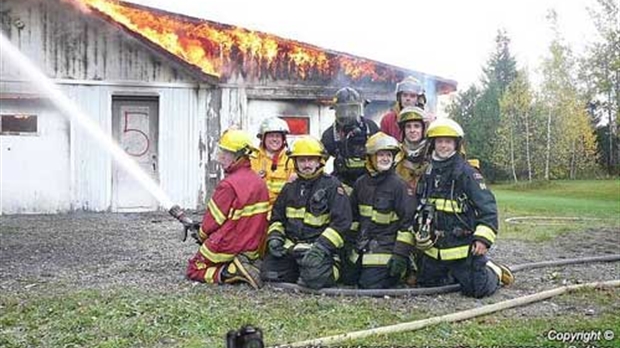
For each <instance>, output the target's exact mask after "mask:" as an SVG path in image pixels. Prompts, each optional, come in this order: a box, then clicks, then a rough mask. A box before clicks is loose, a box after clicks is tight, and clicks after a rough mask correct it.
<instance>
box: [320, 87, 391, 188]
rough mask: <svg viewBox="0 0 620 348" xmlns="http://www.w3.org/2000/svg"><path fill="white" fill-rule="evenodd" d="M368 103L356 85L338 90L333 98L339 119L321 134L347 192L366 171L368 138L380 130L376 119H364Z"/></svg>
mask: <svg viewBox="0 0 620 348" xmlns="http://www.w3.org/2000/svg"><path fill="white" fill-rule="evenodd" d="M365 103H366V101H365V100H363V99H362V97H361V96H360V94H359V93H358V92H357V91H356V90H354V89H353V88H350V87H344V88H341V89H340V90H338V92H336V96H335V97H334V108H335V111H336V121H335V122H334V124H333V125H332V126H330V127H329V128H327V129H326V130H325V132H323V136H322V137H321V142H322V143H323V145H325V149H326V150H327V153H329V155H330V156H333V157H334V175H335V176H336V177H337V178H338V179H339V180H340V181H341V182H342V183H343V184H344V185H345V188H346V189H347V191H348V192H350V190H351V187H353V184H354V183H355V180H357V178H359V177H360V176H362V175H363V174H364V173H365V172H366V170H365V168H364V163H365V159H364V158H365V155H366V154H365V147H364V146H365V144H366V140H367V139H368V137H370V136H371V135H373V134H375V133H376V132H378V131H379V127H377V125H376V124H375V122H374V121H372V120H369V119H366V118H364V106H365Z"/></svg>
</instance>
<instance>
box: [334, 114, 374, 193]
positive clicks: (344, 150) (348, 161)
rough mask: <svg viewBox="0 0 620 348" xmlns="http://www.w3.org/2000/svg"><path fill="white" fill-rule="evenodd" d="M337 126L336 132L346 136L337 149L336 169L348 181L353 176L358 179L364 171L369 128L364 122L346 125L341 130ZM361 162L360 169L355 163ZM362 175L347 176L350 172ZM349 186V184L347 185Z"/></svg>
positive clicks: (335, 157)
mask: <svg viewBox="0 0 620 348" xmlns="http://www.w3.org/2000/svg"><path fill="white" fill-rule="evenodd" d="M339 128H340V127H339V126H338V125H336V127H335V129H334V131H335V132H337V133H340V134H344V138H343V139H340V144H338V146H337V147H336V153H335V156H334V168H335V171H336V173H338V174H339V175H344V176H345V177H346V179H347V180H346V181H349V180H348V179H349V178H348V177H349V176H351V177H353V178H354V179H353V180H355V179H357V178H358V177H359V176H360V175H361V174H363V170H364V156H365V154H366V151H365V145H366V139H367V137H368V136H367V134H368V127H367V126H366V124H365V123H364V122H357V123H356V124H353V125H346V126H343V127H342V128H340V129H339ZM354 161H359V162H360V164H359V167H358V166H356V165H355V164H354V163H353V162H354ZM357 170H359V171H360V173H357V172H356V173H353V174H352V175H346V173H347V172H349V171H357ZM347 184H349V183H347Z"/></svg>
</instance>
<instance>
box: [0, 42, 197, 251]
mask: <svg viewBox="0 0 620 348" xmlns="http://www.w3.org/2000/svg"><path fill="white" fill-rule="evenodd" d="M0 49H1V52H2V54H3V55H4V56H6V57H8V58H9V60H11V61H12V62H13V63H14V64H15V65H17V67H18V68H19V70H20V71H21V72H23V73H24V74H25V75H26V76H28V78H29V79H30V80H32V82H33V85H34V87H35V88H38V89H39V90H40V91H41V92H43V93H45V94H46V95H48V96H49V97H50V100H51V102H52V103H53V104H54V105H55V106H56V107H57V108H58V109H59V110H60V111H62V114H63V115H66V117H67V118H68V119H69V120H74V121H76V122H77V123H78V124H79V125H80V126H82V128H83V129H84V130H85V131H87V132H88V133H89V134H90V135H91V136H92V137H93V138H94V139H95V140H96V141H97V143H98V144H99V145H101V146H102V147H103V148H104V149H105V150H107V151H109V152H110V154H111V155H112V157H113V158H114V160H115V161H116V162H117V163H118V164H119V165H121V166H122V167H123V169H125V170H126V171H127V172H128V173H129V174H130V175H132V176H133V177H134V179H136V180H137V181H138V183H139V184H140V185H141V186H142V187H143V188H144V189H146V190H147V191H148V192H150V193H151V194H152V195H153V196H154V197H155V199H157V201H158V202H159V203H160V204H161V205H162V206H163V207H164V208H165V209H167V210H168V213H170V215H172V216H173V217H174V218H175V219H177V220H179V222H181V223H182V224H183V227H184V231H183V236H182V238H181V239H182V240H183V241H185V240H186V239H187V233H188V231H197V224H196V223H195V222H194V221H193V220H192V219H190V218H189V217H188V216H187V215H186V214H185V212H184V211H183V209H181V207H179V206H178V205H175V204H173V203H172V200H171V199H170V198H169V197H168V195H167V194H166V193H165V192H164V191H163V190H162V189H161V187H159V185H158V184H157V183H156V182H155V181H154V180H153V179H152V178H151V177H149V176H148V175H147V174H146V173H145V172H144V171H143V170H142V169H141V168H140V167H139V166H138V165H137V164H136V162H135V161H134V160H132V159H131V157H129V156H128V155H127V153H126V152H125V151H124V150H123V149H122V148H121V147H120V146H119V145H118V144H117V143H116V142H114V140H113V139H112V138H111V137H110V136H108V135H107V134H105V133H104V132H103V131H102V130H101V128H100V127H99V126H98V125H97V124H96V123H95V122H94V121H93V120H92V119H91V118H89V117H88V116H86V115H85V114H84V112H82V111H81V110H80V109H79V108H78V106H77V105H76V104H75V103H74V102H73V101H72V100H71V99H69V98H68V97H67V96H66V95H65V94H64V93H63V92H62V91H61V90H60V88H59V87H58V86H57V85H56V84H54V83H53V82H52V81H51V80H50V79H49V78H48V77H47V76H45V75H44V74H43V72H41V70H39V68H37V66H36V65H35V64H34V63H32V62H31V61H30V59H29V58H28V57H26V56H25V55H23V54H22V53H21V52H20V51H19V49H17V48H16V47H15V46H14V45H13V44H12V43H11V41H10V40H9V39H8V38H6V37H5V36H4V34H2V33H0ZM192 235H193V234H192Z"/></svg>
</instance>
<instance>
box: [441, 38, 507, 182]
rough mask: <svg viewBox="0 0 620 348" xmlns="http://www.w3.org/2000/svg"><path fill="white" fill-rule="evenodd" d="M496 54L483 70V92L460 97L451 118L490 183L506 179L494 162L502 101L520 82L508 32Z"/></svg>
mask: <svg viewBox="0 0 620 348" xmlns="http://www.w3.org/2000/svg"><path fill="white" fill-rule="evenodd" d="M495 42H496V47H495V51H494V52H493V53H492V54H491V57H490V59H489V61H488V63H487V66H486V67H485V68H484V69H483V71H484V74H485V76H484V79H483V81H482V82H483V86H484V87H483V88H482V90H480V91H479V90H477V89H476V88H475V87H473V86H472V87H471V88H469V89H468V90H467V91H466V92H464V93H461V94H459V96H458V97H457V101H456V103H455V105H454V106H453V107H451V108H450V109H449V115H450V117H451V118H453V119H454V120H455V121H457V122H459V124H461V126H462V127H463V130H464V131H465V137H466V140H467V153H468V156H469V157H471V158H477V159H479V160H480V162H481V165H482V170H483V171H484V173H485V175H486V176H487V178H488V179H489V180H490V181H494V180H495V179H496V178H502V177H505V173H502V172H501V171H500V169H499V167H498V166H497V165H496V164H495V163H494V162H493V157H494V153H495V151H496V149H495V142H494V141H493V139H495V137H496V134H497V128H498V126H499V124H500V107H499V101H500V99H501V98H502V95H503V93H504V91H505V90H506V89H507V88H508V85H510V83H511V82H512V81H513V80H514V79H515V78H516V75H517V71H516V64H517V63H516V60H515V58H514V57H513V56H512V54H511V52H510V38H509V37H508V35H507V34H506V32H505V31H501V30H500V31H498V33H497V36H496V39H495Z"/></svg>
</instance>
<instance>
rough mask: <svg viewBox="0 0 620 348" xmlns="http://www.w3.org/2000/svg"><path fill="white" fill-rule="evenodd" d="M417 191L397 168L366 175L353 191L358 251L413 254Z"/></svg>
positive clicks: (354, 231)
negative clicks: (415, 192) (402, 176)
mask: <svg viewBox="0 0 620 348" xmlns="http://www.w3.org/2000/svg"><path fill="white" fill-rule="evenodd" d="M416 206H417V204H416V198H415V194H414V192H413V191H412V190H411V189H410V188H408V187H407V184H406V183H405V181H403V180H402V179H401V178H400V177H399V176H398V175H396V173H394V170H393V169H392V170H389V171H387V172H383V173H379V174H377V175H376V176H371V175H370V174H365V175H364V176H362V177H361V178H359V180H357V181H356V182H355V185H354V187H353V192H352V194H351V209H352V211H353V222H354V223H353V228H352V231H351V235H350V236H349V237H348V239H350V240H353V239H354V240H355V242H354V244H353V245H355V246H356V248H357V249H358V251H362V252H366V253H382V254H392V253H394V254H398V255H402V256H405V257H408V256H409V253H410V252H411V250H412V248H413V244H414V242H413V234H412V224H413V215H414V212H415V209H416ZM360 249H365V250H360Z"/></svg>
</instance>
